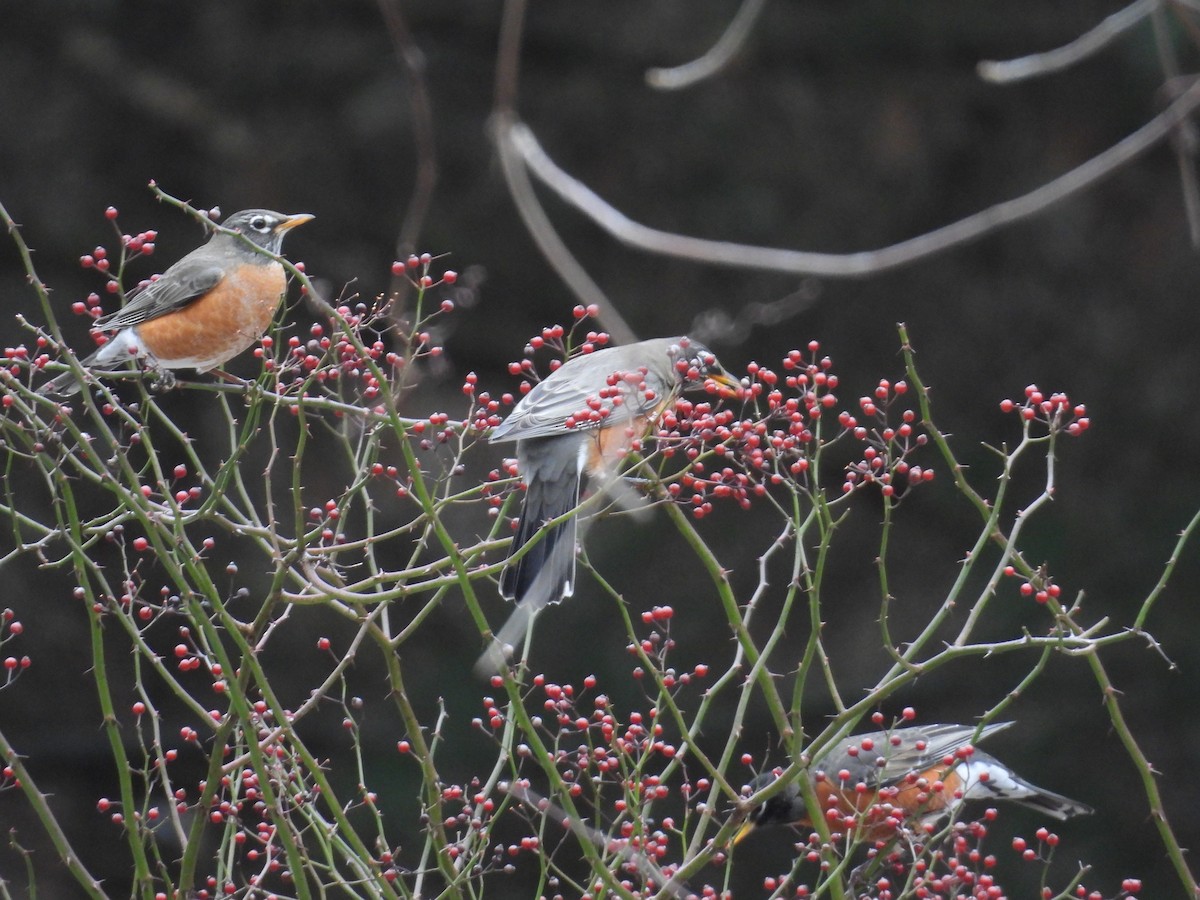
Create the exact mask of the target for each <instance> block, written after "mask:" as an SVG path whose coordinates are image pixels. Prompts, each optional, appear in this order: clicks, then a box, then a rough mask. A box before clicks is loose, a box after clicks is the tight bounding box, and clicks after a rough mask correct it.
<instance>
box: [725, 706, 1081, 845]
mask: <svg viewBox="0 0 1200 900" xmlns="http://www.w3.org/2000/svg"><path fill="white" fill-rule="evenodd" d="M1012 724H1013V723H1012V722H997V723H995V724H992V725H986V726H984V728H983V730H982V731H981V732H980V734H979V739H980V740H983V739H985V738H987V737H989V736H991V735H993V734H995V733H996V732H997V731H1001V730H1003V729H1005V728H1008V727H1009V726H1010V725H1012ZM975 732H976V728H975V726H973V725H927V726H923V727H911V728H894V729H892V730H891V731H876V732H871V733H870V734H856V735H852V736H851V737H849V738H846V739H845V740H844V741H843V742H841V743H840V744H839V745H838V746H837V747H835V748H834V749H832V750H830V751H829V752H828V753H826V754H825V755H823V756H822V757H821V758H819V759H818V760H816V761H815V762H814V763H813V764H812V767H811V769H810V771H811V773H812V774H811V775H810V777H811V778H812V779H813V788H814V790H815V792H816V796H817V800H818V801H819V802H820V813H821V814H827V811H828V810H834V811H835V815H837V816H839V817H846V816H855V817H857V821H858V827H861V828H863V829H864V832H865V834H866V835H867V836H868V837H871V838H873V839H882V838H887V837H890V836H892V835H894V834H895V833H896V831H897V830H898V829H899V828H900V827H902V826H904V825H907V824H911V823H913V822H918V823H930V822H934V821H936V820H937V819H939V818H941V817H942V816H948V815H950V814H952V813H954V812H956V811H957V810H958V808H959V807H960V806H961V805H962V804H963V803H964V802H965V801H967V800H983V801H994V800H1011V801H1013V802H1014V803H1019V804H1021V805H1022V806H1028V807H1030V808H1031V809H1035V810H1037V811H1038V812H1041V813H1044V814H1045V815H1048V816H1050V817H1051V818H1053V819H1058V820H1065V819H1068V818H1070V817H1071V816H1079V815H1085V814H1087V813H1090V812H1092V808H1091V807H1089V806H1086V805H1084V804H1083V803H1079V802H1077V801H1075V800H1072V799H1070V798H1069V797H1064V796H1062V795H1061V794H1055V793H1054V792H1053V791H1048V790H1046V789H1044V788H1040V787H1037V786H1036V785H1034V784H1030V783H1029V782H1028V781H1026V780H1025V779H1023V778H1021V777H1020V776H1019V775H1017V774H1016V773H1014V772H1013V771H1012V770H1011V769H1009V768H1008V767H1007V766H1005V765H1004V763H1002V762H1000V761H999V760H998V759H996V758H995V757H992V756H989V755H988V754H986V753H983V752H981V751H979V750H976V749H975V748H974V747H973V746H972V744H971V738H972V736H973V735H974V734H975ZM777 777H778V776H777V775H776V774H775V773H773V772H764V773H763V774H762V775H759V776H758V777H757V778H755V779H754V780H753V781H752V782H751V783H750V787H751V789H752V790H754V791H755V792H757V791H760V790H762V789H763V788H764V787H766V786H767V785H769V784H771V783H772V782H773V781H775V779H776V778H777ZM801 777H803V776H801ZM764 825H795V826H798V827H811V826H812V813H811V812H810V811H809V809H808V807H807V806H806V805H805V802H804V797H803V796H802V795H801V793H800V786H799V785H798V784H797V783H795V782H793V783H792V784H789V785H788V786H787V787H785V788H784V789H783V790H782V791H780V792H779V793H778V794H775V795H774V796H772V797H771V798H770V799H768V800H767V801H766V802H765V803H763V804H762V805H761V806H759V807H758V808H756V809H755V810H754V811H752V812H751V813H750V817H749V819H747V821H746V823H745V824H744V825H743V826H742V828H741V830H740V831H739V832H738V833H737V835H736V836H735V837H734V839H733V842H734V843H735V844H736V843H738V842H739V841H741V840H742V839H743V838H745V837H746V835H747V834H749V833H750V832H751V831H752V830H754V829H755V828H758V827H761V826H764Z"/></svg>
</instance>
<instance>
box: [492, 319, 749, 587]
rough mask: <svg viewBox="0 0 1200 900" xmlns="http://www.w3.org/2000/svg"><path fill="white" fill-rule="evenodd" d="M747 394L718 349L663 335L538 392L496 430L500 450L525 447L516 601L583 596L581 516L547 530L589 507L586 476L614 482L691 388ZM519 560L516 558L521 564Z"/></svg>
mask: <svg viewBox="0 0 1200 900" xmlns="http://www.w3.org/2000/svg"><path fill="white" fill-rule="evenodd" d="M706 385H710V386H711V387H710V389H711V390H712V391H714V392H717V393H721V394H722V395H725V396H738V395H740V392H741V385H740V383H739V382H738V381H737V379H735V378H734V377H733V376H731V375H730V374H729V373H727V372H726V371H725V370H724V369H723V368H721V364H720V363H719V362H717V358H716V357H715V356H714V355H713V354H712V352H711V351H710V350H709V349H708V348H707V347H704V346H703V345H702V344H700V343H699V342H697V341H693V340H690V339H689V338H686V337H673V338H656V339H654V340H649V341H641V342H639V343H636V344H627V345H625V346H622V347H609V348H607V349H604V350H597V351H595V352H593V353H585V354H581V355H579V356H576V357H574V358H573V359H571V360H568V361H567V362H565V363H563V365H561V366H560V367H559V368H558V369H557V370H555V372H554V373H553V374H551V375H550V376H549V377H548V378H546V379H545V380H543V381H540V382H538V384H536V385H534V387H533V389H532V390H530V392H529V393H528V394H526V395H525V396H524V397H522V398H521V401H520V402H519V403H518V404H517V405H516V407H515V408H514V409H513V411H512V412H511V413H510V414H509V415H508V418H506V419H505V420H504V421H503V422H501V423H500V424H499V425H497V426H496V428H495V429H494V430H493V431H492V435H491V441H492V443H499V442H502V441H516V442H517V468H518V470H519V471H520V473H521V477H522V479H523V480H524V482H525V485H526V492H525V501H524V505H523V507H522V509H521V517H520V521H519V522H518V524H517V530H516V534H515V535H514V536H513V541H512V547H511V548H510V550H509V562H508V565H507V566H506V567H505V569H504V571H503V572H502V573H501V576H500V593H501V595H502V596H504V597H505V598H507V599H509V600H526V599H530V598H532V599H534V600H535V601H536V602H537V603H538V605H544V604H545V603H557V602H559V601H560V600H562V599H563V598H565V597H570V596H571V594H572V593H573V592H574V589H575V543H576V534H577V529H576V521H575V520H576V516H570V517H569V518H566V519H565V520H564V521H562V522H561V523H558V524H556V525H553V526H552V527H550V528H549V529H547V531H546V532H545V534H543V535H542V537H541V539H540V540H539V541H538V542H537V543H536V544H535V545H534V546H532V547H529V548H528V549H527V550H526V551H525V552H524V553H521V554H520V556H517V554H518V553H520V551H521V550H522V548H524V547H525V545H526V544H528V543H529V542H530V541H531V540H532V539H533V538H534V536H535V535H536V534H537V533H538V531H539V530H540V529H541V528H542V527H543V526H544V525H545V524H546V523H547V522H551V521H553V520H556V519H560V518H562V517H564V516H567V514H568V513H570V512H571V511H572V510H574V509H575V507H576V506H578V505H579V488H580V482H581V480H582V478H583V474H584V472H587V473H589V474H590V475H593V476H600V477H605V476H607V475H609V474H611V472H612V470H613V468H614V467H615V466H616V465H617V463H618V462H619V460H620V459H621V458H622V457H623V456H624V455H625V454H626V453H627V452H628V451H629V450H630V448H631V447H632V446H633V444H634V443H635V441H637V440H639V439H640V438H642V437H644V436H645V434H646V432H647V431H648V430H649V428H650V427H651V425H652V423H653V422H654V420H655V419H656V418H657V417H658V416H659V414H661V413H662V412H663V411H664V410H665V409H667V408H668V407H669V406H670V405H671V404H672V403H674V401H675V398H676V397H677V396H678V395H679V393H680V392H681V391H684V390H697V389H700V390H702V389H705V387H706ZM514 557H515V558H514Z"/></svg>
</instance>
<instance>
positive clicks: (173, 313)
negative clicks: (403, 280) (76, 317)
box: [39, 209, 313, 395]
mask: <svg viewBox="0 0 1200 900" xmlns="http://www.w3.org/2000/svg"><path fill="white" fill-rule="evenodd" d="M312 218H313V217H312V216H310V215H309V214H308V213H297V214H296V215H292V216H288V215H284V214H283V213H277V212H271V211H270V210H268V209H244V210H242V211H241V212H237V213H234V214H233V215H231V216H230V217H229V218H227V219H226V220H225V221H224V222H223V223H222V227H223V228H226V229H228V230H229V231H233V232H237V234H228V233H226V232H221V231H217V232H214V233H213V235H212V237H211V238H209V240H208V243H206V244H204V245H203V246H201V247H197V248H196V249H195V250H193V251H192V252H191V253H189V254H188V255H187V256H185V257H183V258H182V259H181V260H179V261H178V262H177V263H175V264H174V265H173V266H171V267H170V268H168V269H167V271H165V272H163V273H162V275H161V276H159V278H158V279H156V280H155V281H152V282H150V283H149V284H148V285H146V287H145V288H143V289H142V290H141V291H138V292H137V293H136V294H133V295H132V299H130V301H129V302H128V303H127V304H126V305H125V306H124V307H122V308H121V309H120V310H118V311H117V312H115V313H112V314H111V315H107V316H104V317H103V318H100V319H97V320H96V322H95V324H94V325H93V326H92V331H93V332H114V333H112V334H110V335H109V337H108V340H107V341H106V342H105V343H104V344H103V345H102V346H101V347H100V349H98V350H97V351H96V352H95V353H93V354H92V355H91V356H89V357H87V358H86V359H84V360H81V365H83V366H84V367H85V368H88V369H97V370H99V371H112V370H114V369H119V368H121V367H122V366H123V365H124V364H125V363H126V362H127V361H128V360H131V359H141V360H144V362H145V364H146V366H147V367H148V368H150V369H153V370H156V371H159V372H163V371H165V370H168V369H197V370H199V371H201V372H207V371H208V370H209V369H215V368H216V367H217V366H219V365H221V364H222V363H224V362H226V361H227V360H230V359H232V358H233V357H235V356H237V355H238V354H239V353H241V352H242V351H243V350H245V349H247V348H248V347H249V346H250V345H251V344H253V343H254V342H255V341H256V340H258V339H259V338H260V337H262V335H263V333H264V332H265V331H266V330H267V328H268V327H269V326H270V324H271V319H272V318H273V317H274V316H275V310H276V309H278V308H279V301H280V299H281V298H282V297H283V294H284V291H285V290H286V288H287V279H286V278H285V276H284V271H283V266H282V265H281V264H280V263H279V261H278V260H275V259H272V258H271V257H270V256H266V255H264V254H262V253H259V252H258V251H257V250H256V249H255V247H260V248H262V249H263V250H265V251H266V252H267V253H272V254H275V255H276V256H278V255H279V251H280V248H281V247H282V245H283V238H284V235H286V234H287V233H288V231H290V230H291V229H293V228H295V227H296V226H297V225H303V224H304V223H305V222H307V221H309V220H310V219H312ZM238 235H242V236H244V237H245V238H246V239H247V240H242V238H241V237H239V236H238ZM250 244H253V245H254V246H253V247H252V246H250ZM79 389H80V384H79V381H78V380H77V379H76V377H75V373H74V372H64V373H63V374H62V375H59V376H58V377H56V378H53V379H51V380H50V381H48V382H47V383H46V384H44V385H43V386H42V387H41V389H40V391H39V392H40V393H43V394H57V395H68V394H74V393H76V392H78V391H79Z"/></svg>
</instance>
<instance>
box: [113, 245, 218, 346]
mask: <svg viewBox="0 0 1200 900" xmlns="http://www.w3.org/2000/svg"><path fill="white" fill-rule="evenodd" d="M223 275H224V269H223V268H222V267H221V266H220V265H218V264H217V263H215V262H213V261H212V260H211V259H197V260H189V259H187V258H186V257H185V258H184V259H181V260H180V261H179V262H177V263H175V265H173V266H171V267H170V268H168V269H167V271H166V272H164V273H163V274H162V276H161V277H160V278H159V279H158V280H157V281H152V282H150V284H148V285H146V287H145V288H143V289H142V290H140V291H138V292H137V293H136V294H134V295H133V296H132V299H130V301H129V302H128V303H126V304H125V306H124V307H122V308H121V309H119V310H117V311H116V312H115V313H112V314H111V315H108V316H104V317H103V318H100V319H97V320H96V322H95V324H94V325H93V326H92V330H93V331H112V330H114V329H117V328H128V327H129V326H130V325H138V324H140V323H142V322H146V321H149V320H150V319H157V318H158V317H159V316H162V315H166V314H167V313H169V312H174V311H175V310H177V309H182V308H183V307H185V306H187V305H188V304H189V303H191V302H192V301H193V300H195V299H196V298H197V297H201V296H203V295H204V294H206V293H208V292H209V291H211V290H212V289H213V288H214V287H216V286H217V284H218V282H220V280H221V278H222V276H223Z"/></svg>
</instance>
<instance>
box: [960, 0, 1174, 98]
mask: <svg viewBox="0 0 1200 900" xmlns="http://www.w3.org/2000/svg"><path fill="white" fill-rule="evenodd" d="M1161 5H1162V3H1161V0H1134V2H1133V3H1131V4H1129V5H1128V6H1127V7H1125V8H1124V9H1122V10H1120V11H1118V12H1115V13H1113V14H1112V15H1111V16H1109V17H1108V18H1106V19H1104V20H1103V21H1102V22H1101V23H1100V24H1099V25H1097V26H1096V27H1095V28H1093V29H1092V30H1091V31H1087V32H1084V33H1083V34H1081V35H1080V36H1079V37H1077V38H1076V39H1075V40H1073V41H1071V43H1069V44H1064V45H1063V46H1061V47H1057V48H1055V49H1054V50H1047V51H1046V52H1045V53H1032V54H1030V55H1029V56H1022V57H1020V58H1018V59H1008V60H991V59H985V60H982V61H981V62H980V63H979V64H978V65H977V66H976V67H975V71H976V72H977V73H978V75H979V77H980V78H982V79H983V80H984V81H991V82H994V83H997V84H1003V83H1007V82H1012V81H1021V80H1022V79H1025V78H1037V77H1039V76H1041V75H1048V74H1050V73H1051V72H1058V71H1061V70H1062V69H1066V68H1068V67H1070V66H1073V65H1075V64H1076V63H1078V62H1082V61H1083V60H1085V59H1087V58H1088V57H1089V56H1091V55H1092V54H1094V53H1097V52H1099V51H1100V50H1102V49H1103V48H1105V47H1107V46H1108V45H1109V44H1111V43H1112V42H1113V41H1114V40H1116V39H1117V38H1118V37H1120V36H1121V35H1122V34H1123V33H1124V32H1126V31H1128V30H1129V29H1130V28H1132V27H1133V26H1134V25H1137V24H1138V23H1139V22H1141V21H1142V19H1144V18H1146V16H1148V15H1150V14H1151V13H1152V12H1154V11H1155V10H1156V9H1159V8H1160V7H1161Z"/></svg>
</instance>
